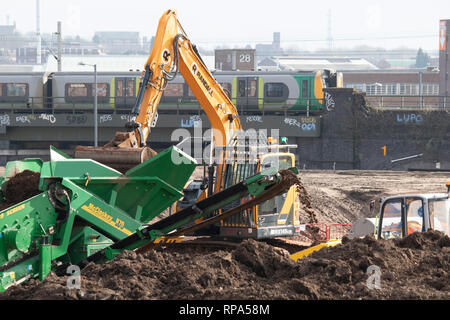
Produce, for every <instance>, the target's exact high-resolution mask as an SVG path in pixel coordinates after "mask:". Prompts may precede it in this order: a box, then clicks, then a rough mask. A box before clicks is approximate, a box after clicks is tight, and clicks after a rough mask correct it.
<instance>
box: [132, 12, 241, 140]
mask: <svg viewBox="0 0 450 320" xmlns="http://www.w3.org/2000/svg"><path fill="white" fill-rule="evenodd" d="M145 69H146V71H145V74H144V76H143V77H142V79H141V86H140V90H139V93H138V99H137V104H136V107H135V108H134V109H133V115H134V116H135V117H136V118H135V121H134V124H131V126H132V127H133V126H134V129H135V135H136V138H137V142H138V145H139V146H143V145H145V142H146V140H147V137H148V136H149V134H150V130H151V127H152V126H154V124H155V123H156V120H157V110H156V109H157V106H158V103H159V101H160V99H161V95H162V93H163V90H164V88H165V87H166V85H167V83H168V81H170V80H172V79H173V78H174V77H175V76H176V73H177V72H180V73H181V75H182V76H183V78H184V79H185V81H186V83H187V84H188V86H189V87H190V88H191V90H192V92H193V93H194V95H195V97H196V98H197V100H198V102H199V103H200V105H201V106H202V108H203V110H204V111H205V113H206V115H207V116H208V119H209V120H210V122H211V126H212V129H213V130H215V131H214V135H213V138H214V145H216V146H226V145H227V144H228V143H229V141H230V139H231V136H232V134H233V132H235V131H237V130H241V129H242V127H241V123H240V121H239V116H238V113H237V110H236V107H235V106H234V105H233V103H232V102H231V100H230V99H229V98H228V96H227V95H226V93H225V92H224V90H223V89H222V87H221V86H220V84H219V83H217V81H216V80H215V79H214V77H213V76H212V75H211V73H210V72H209V71H208V68H207V67H206V66H205V64H204V63H203V61H202V60H201V58H200V56H199V55H198V52H197V49H196V47H195V46H194V45H193V44H192V43H191V42H190V41H189V39H188V37H187V35H186V33H185V32H184V30H183V28H182V27H181V25H180V23H179V21H178V19H177V15H176V12H175V11H173V10H168V11H166V12H165V13H164V14H163V16H162V17H161V19H160V20H159V25H158V30H157V32H156V37H155V41H154V45H153V49H152V52H151V54H150V56H149V58H148V60H147V62H146V64H145Z"/></svg>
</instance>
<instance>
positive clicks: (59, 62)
mask: <svg viewBox="0 0 450 320" xmlns="http://www.w3.org/2000/svg"><path fill="white" fill-rule="evenodd" d="M57 34H58V72H61V71H62V66H61V56H62V35H61V21H58V32H57Z"/></svg>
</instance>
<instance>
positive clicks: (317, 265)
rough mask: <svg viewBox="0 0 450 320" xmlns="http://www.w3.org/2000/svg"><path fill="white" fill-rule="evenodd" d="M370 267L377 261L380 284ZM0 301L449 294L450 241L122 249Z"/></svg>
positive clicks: (417, 236)
mask: <svg viewBox="0 0 450 320" xmlns="http://www.w3.org/2000/svg"><path fill="white" fill-rule="evenodd" d="M370 266H377V267H379V270H380V272H379V273H378V275H379V280H380V281H379V286H377V284H378V283H377V282H376V280H375V279H374V278H373V277H374V275H373V274H370V273H367V271H368V268H369V267H370ZM0 299H133V300H135V299H250V300H260V299H268V300H271V299H277V300H278V299H283V300H284V299H450V239H449V237H448V236H445V235H443V234H442V233H440V232H438V231H428V232H426V233H414V234H412V235H410V236H408V237H407V238H405V239H403V240H378V241H377V240H375V239H373V238H371V237H369V236H367V237H365V238H363V239H353V240H348V239H347V238H344V239H343V244H342V245H338V246H335V247H329V248H324V249H322V250H320V251H316V252H314V253H313V254H311V255H310V256H308V257H306V258H304V259H302V260H299V261H298V262H294V261H293V260H291V259H290V258H289V254H288V252H287V251H285V250H284V249H280V248H276V247H273V246H271V245H269V244H266V243H264V242H257V241H255V240H251V239H250V240H245V241H244V242H242V243H241V244H240V245H239V246H237V247H236V248H235V249H233V250H213V249H206V248H198V247H197V248H192V247H190V248H186V247H171V248H164V249H160V250H153V251H150V252H148V253H147V254H145V255H137V254H136V253H134V252H124V253H122V254H121V255H120V256H119V257H118V258H117V259H116V260H113V261H111V262H108V263H106V264H103V265H94V264H89V265H88V266H87V267H86V268H85V269H83V270H82V271H81V288H80V289H68V287H67V277H58V276H56V275H55V274H51V275H50V276H49V277H48V278H47V279H46V280H45V281H44V282H39V281H37V280H31V281H29V282H28V283H24V284H22V285H20V286H16V287H12V288H10V289H9V290H8V291H6V292H5V293H2V294H0Z"/></svg>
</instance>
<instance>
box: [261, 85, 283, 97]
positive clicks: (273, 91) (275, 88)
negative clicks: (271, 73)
mask: <svg viewBox="0 0 450 320" xmlns="http://www.w3.org/2000/svg"><path fill="white" fill-rule="evenodd" d="M264 87H265V88H264V89H265V90H264V95H265V96H266V97H267V98H279V97H282V96H283V89H284V85H283V84H282V83H274V82H272V83H266V84H265V86H264Z"/></svg>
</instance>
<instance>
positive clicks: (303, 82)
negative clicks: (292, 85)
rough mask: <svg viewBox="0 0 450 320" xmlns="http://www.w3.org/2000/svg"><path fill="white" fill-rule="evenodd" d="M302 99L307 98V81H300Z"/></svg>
mask: <svg viewBox="0 0 450 320" xmlns="http://www.w3.org/2000/svg"><path fill="white" fill-rule="evenodd" d="M302 97H303V98H308V97H309V90H308V80H302Z"/></svg>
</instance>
